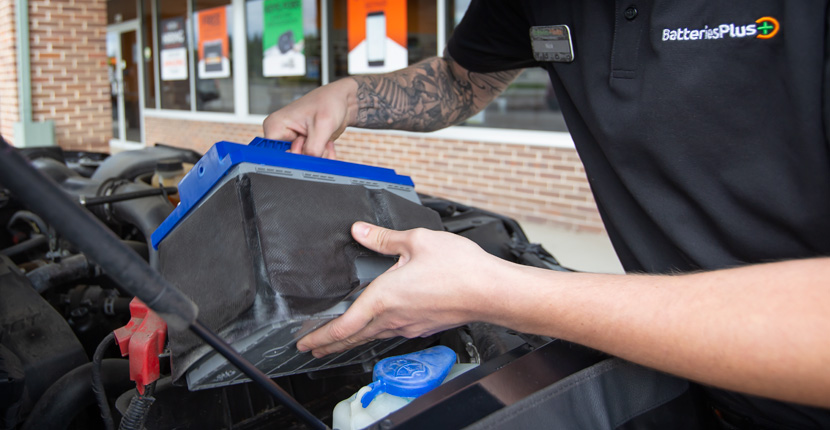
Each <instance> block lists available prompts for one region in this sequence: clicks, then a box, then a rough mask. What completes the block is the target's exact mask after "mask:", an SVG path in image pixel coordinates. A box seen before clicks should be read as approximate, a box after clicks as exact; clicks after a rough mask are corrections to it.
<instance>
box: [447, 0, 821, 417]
mask: <svg viewBox="0 0 830 430" xmlns="http://www.w3.org/2000/svg"><path fill="white" fill-rule="evenodd" d="M827 21H828V2H827V1H819V0H799V1H793V0H736V1H728V2H721V1H703V2H701V1H686V2H683V1H661V0H629V1H624V2H622V1H618V2H608V1H603V0H579V1H574V0H559V1H555V0H536V1H519V0H511V1H506V0H480V1H477V0H474V1H473V3H472V4H471V5H470V8H469V10H468V11H467V13H466V15H465V17H464V19H463V20H462V22H461V23H460V24H459V26H458V28H457V29H456V30H455V33H454V35H453V37H452V39H451V40H450V41H449V46H448V49H449V52H450V55H451V56H452V57H453V58H454V59H455V60H456V61H458V63H459V64H461V65H462V66H463V67H465V68H467V69H468V70H471V71H475V72H493V71H501V70H507V69H514V68H524V67H542V68H544V69H546V70H548V72H549V73H550V77H551V81H552V82H553V86H554V89H555V90H556V95H557V98H558V100H559V104H560V106H561V108H562V113H563V115H564V117H565V121H566V123H567V125H568V128H569V130H570V132H571V135H572V136H573V139H574V142H575V143H576V148H577V151H578V152H579V155H580V158H581V159H582V162H583V164H584V165H585V170H586V172H587V176H588V180H589V182H590V184H591V188H592V191H593V193H594V196H595V199H596V201H597V206H598V207H599V211H600V214H601V215H602V218H603V221H604V223H605V226H606V229H607V230H608V234H609V236H610V237H611V241H612V242H613V244H614V248H615V249H616V251H617V254H618V256H619V257H620V260H621V262H622V264H623V266H624V267H625V269H626V270H627V271H628V272H648V273H668V272H676V271H690V270H699V269H719V268H725V267H733V266H739V265H744V264H750V263H757V262H768V261H778V260H784V259H794V258H805V257H815V256H824V255H830V154H829V153H828V125H830V117H828V112H830V111H828V110H827V109H825V105H826V103H828V102H830V89H828V88H830V71H829V70H830V67H828V60H827V58H828V55H827V52H826V51H827V49H830V43H828V35H827ZM561 24H564V25H568V26H569V28H570V31H571V35H572V43H573V49H574V57H575V59H574V61H573V62H571V63H554V62H549V63H548V62H537V61H535V60H534V57H533V51H532V48H531V42H530V36H529V31H530V29H531V27H533V26H548V25H561ZM825 83H828V85H825ZM713 395H714V396H716V397H718V398H719V399H720V400H721V401H723V402H725V403H729V407H730V408H733V409H737V412H740V413H744V414H747V415H752V416H754V417H757V420H758V422H760V423H767V424H772V423H776V422H781V420H788V421H789V422H791V423H793V424H794V425H801V426H808V425H810V424H813V425H817V424H818V423H824V425H825V426H830V411H827V410H816V409H811V408H803V407H799V406H793V407H789V406H787V405H783V404H781V403H778V402H771V401H767V400H759V399H754V398H747V397H745V396H738V395H732V394H730V393H724V392H720V391H718V392H713ZM782 417H783V418H782Z"/></svg>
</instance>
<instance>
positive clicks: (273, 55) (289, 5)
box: [262, 0, 306, 77]
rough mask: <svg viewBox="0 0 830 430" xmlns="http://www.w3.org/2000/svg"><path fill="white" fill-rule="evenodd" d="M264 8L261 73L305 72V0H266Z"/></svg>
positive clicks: (276, 74) (296, 74)
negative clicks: (303, 2)
mask: <svg viewBox="0 0 830 430" xmlns="http://www.w3.org/2000/svg"><path fill="white" fill-rule="evenodd" d="M262 9H263V13H262V19H263V33H262V56H263V59H262V75H263V76H268V77H273V76H303V75H305V73H306V58H305V54H304V50H303V49H304V48H305V46H304V45H305V40H304V37H303V4H302V1H301V0H265V2H264V3H263V5H262Z"/></svg>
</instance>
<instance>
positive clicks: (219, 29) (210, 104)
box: [191, 0, 234, 112]
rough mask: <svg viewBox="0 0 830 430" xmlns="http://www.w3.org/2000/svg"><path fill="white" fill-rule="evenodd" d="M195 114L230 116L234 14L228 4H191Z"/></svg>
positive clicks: (210, 0)
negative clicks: (215, 113)
mask: <svg viewBox="0 0 830 430" xmlns="http://www.w3.org/2000/svg"><path fill="white" fill-rule="evenodd" d="M191 22H193V58H194V61H195V63H196V67H195V71H196V110H198V111H208V112H233V111H234V110H233V76H232V73H231V65H232V60H231V59H232V58H233V53H232V50H231V46H232V44H231V42H232V35H233V27H232V24H233V11H232V9H231V6H230V0H195V1H194V2H193V19H192V21H191Z"/></svg>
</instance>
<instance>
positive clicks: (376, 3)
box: [348, 0, 408, 75]
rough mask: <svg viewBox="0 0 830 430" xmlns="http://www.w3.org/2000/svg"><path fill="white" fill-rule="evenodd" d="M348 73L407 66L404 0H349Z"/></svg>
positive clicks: (375, 71) (396, 68)
mask: <svg viewBox="0 0 830 430" xmlns="http://www.w3.org/2000/svg"><path fill="white" fill-rule="evenodd" d="M348 33H349V74H352V75H357V74H363V73H385V72H390V71H392V70H398V69H402V68H404V67H406V66H407V65H408V53H407V47H406V33H407V28H406V0H349V3H348Z"/></svg>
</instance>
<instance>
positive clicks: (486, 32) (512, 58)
mask: <svg viewBox="0 0 830 430" xmlns="http://www.w3.org/2000/svg"><path fill="white" fill-rule="evenodd" d="M523 3H525V2H521V1H516V0H473V1H472V2H471V3H470V7H469V8H468V9H467V12H466V13H465V14H464V18H463V19H462V20H461V22H460V23H459V24H458V26H457V27H456V28H455V31H454V32H453V35H452V37H451V38H450V40H449V42H448V43H447V50H448V51H449V54H450V56H452V58H453V59H454V60H455V61H457V62H458V64H460V65H461V66H462V67H464V68H465V69H467V70H470V71H473V72H478V73H489V72H500V71H504V70H510V69H520V68H526V67H536V66H538V65H539V63H538V62H536V61H535V60H534V59H533V49H532V48H531V45H530V21H529V20H528V16H527V13H529V11H528V10H527V8H526V7H525V5H524V4H523Z"/></svg>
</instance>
